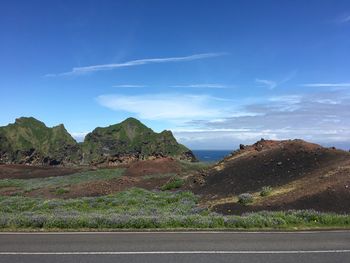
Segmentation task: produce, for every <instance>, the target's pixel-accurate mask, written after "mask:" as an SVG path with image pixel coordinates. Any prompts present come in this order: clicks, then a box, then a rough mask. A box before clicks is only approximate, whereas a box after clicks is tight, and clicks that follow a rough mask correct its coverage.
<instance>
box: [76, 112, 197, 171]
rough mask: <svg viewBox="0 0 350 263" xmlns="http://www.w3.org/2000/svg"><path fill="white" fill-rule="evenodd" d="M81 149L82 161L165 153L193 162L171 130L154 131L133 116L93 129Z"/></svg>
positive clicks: (123, 159)
mask: <svg viewBox="0 0 350 263" xmlns="http://www.w3.org/2000/svg"><path fill="white" fill-rule="evenodd" d="M82 149H83V156H84V158H83V159H84V162H88V163H93V164H99V163H109V164H111V165H113V164H118V163H124V162H129V161H132V160H136V159H142V160H144V159H149V158H156V157H165V156H171V157H174V158H177V159H182V160H188V161H195V157H194V155H193V153H192V152H191V151H190V150H189V149H188V148H186V147H185V146H183V145H181V144H179V143H178V142H177V141H176V139H175V138H174V136H173V134H172V133H171V131H163V132H161V133H156V132H154V131H153V130H152V129H150V128H148V127H147V126H145V125H144V124H142V123H141V122H140V121H139V120H137V119H134V118H128V119H126V120H124V121H123V122H121V123H119V124H115V125H111V126H109V127H105V128H96V129H95V130H94V131H93V132H91V133H89V134H88V135H87V136H86V137H85V140H84V143H83V145H82Z"/></svg>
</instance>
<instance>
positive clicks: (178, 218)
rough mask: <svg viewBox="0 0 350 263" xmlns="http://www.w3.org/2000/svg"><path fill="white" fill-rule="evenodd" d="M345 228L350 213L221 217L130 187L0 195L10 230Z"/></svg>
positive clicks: (174, 197)
mask: <svg viewBox="0 0 350 263" xmlns="http://www.w3.org/2000/svg"><path fill="white" fill-rule="evenodd" d="M331 227H332V228H334V227H339V228H349V227H350V215H338V214H326V213H319V212H315V211H285V212H258V213H249V214H245V215H242V216H223V215H219V214H216V213H212V212H210V211H208V210H207V209H203V208H199V207H198V206H197V198H196V196H195V195H193V193H190V192H176V193H173V192H159V191H158V192H155V191H147V190H143V189H138V188H133V189H130V190H128V191H125V192H120V193H117V194H113V195H108V196H101V197H85V198H78V199H68V200H62V199H51V200H44V199H40V198H28V197H1V198H0V230H16V229H46V230H50V229H62V230H64V229H75V230H79V229H149V228H163V229H164V228H167V229H170V228H205V229H305V228H331Z"/></svg>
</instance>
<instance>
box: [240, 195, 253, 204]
mask: <svg viewBox="0 0 350 263" xmlns="http://www.w3.org/2000/svg"><path fill="white" fill-rule="evenodd" d="M238 203H240V204H242V205H248V204H250V203H253V196H252V195H251V194H249V193H243V194H240V195H239V196H238Z"/></svg>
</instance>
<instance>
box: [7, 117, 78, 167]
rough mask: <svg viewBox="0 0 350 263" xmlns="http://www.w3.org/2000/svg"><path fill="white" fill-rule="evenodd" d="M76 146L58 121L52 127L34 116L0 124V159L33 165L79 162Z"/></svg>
mask: <svg viewBox="0 0 350 263" xmlns="http://www.w3.org/2000/svg"><path fill="white" fill-rule="evenodd" d="M80 156H81V151H80V147H79V145H78V144H77V142H76V141H75V140H74V139H73V137H72V136H71V135H70V134H69V133H68V132H67V130H66V129H65V127H64V126H63V125H62V124H61V125H58V126H55V127H53V128H49V127H46V125H45V124H44V123H43V122H41V121H38V120H36V119H35V118H25V117H22V118H19V119H16V121H15V123H13V124H9V125H7V126H5V127H0V161H1V162H3V163H20V164H36V165H45V164H49V165H58V164H70V163H77V162H79V159H80Z"/></svg>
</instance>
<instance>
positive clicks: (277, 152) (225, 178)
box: [191, 140, 350, 213]
mask: <svg viewBox="0 0 350 263" xmlns="http://www.w3.org/2000/svg"><path fill="white" fill-rule="evenodd" d="M263 186H271V187H272V189H273V191H272V193H271V195H270V196H268V197H264V198H262V197H260V196H259V192H260V190H261V188H262V187H263ZM191 187H192V188H193V189H194V191H195V192H196V193H198V194H200V195H201V196H202V198H203V203H204V204H206V205H210V206H212V207H213V209H214V210H215V211H218V212H223V213H242V212H248V211H256V210H281V209H282V210H283V209H316V210H320V211H336V212H350V153H348V152H345V151H341V150H336V149H333V148H323V147H321V146H320V145H317V144H311V143H307V142H305V141H302V140H287V141H268V140H261V141H258V142H257V143H255V144H253V145H251V146H243V145H242V146H241V149H240V150H238V151H236V152H233V153H232V154H231V155H230V156H228V157H226V158H225V159H224V160H223V161H221V162H219V163H218V164H216V165H214V166H213V167H212V168H211V169H210V170H208V171H207V172H206V173H205V174H201V175H199V176H197V177H194V179H193V181H192V182H191ZM246 192H248V193H251V194H253V195H254V197H255V201H254V203H253V204H252V205H249V206H242V205H240V204H239V203H237V196H238V195H239V194H241V193H246Z"/></svg>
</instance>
